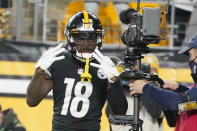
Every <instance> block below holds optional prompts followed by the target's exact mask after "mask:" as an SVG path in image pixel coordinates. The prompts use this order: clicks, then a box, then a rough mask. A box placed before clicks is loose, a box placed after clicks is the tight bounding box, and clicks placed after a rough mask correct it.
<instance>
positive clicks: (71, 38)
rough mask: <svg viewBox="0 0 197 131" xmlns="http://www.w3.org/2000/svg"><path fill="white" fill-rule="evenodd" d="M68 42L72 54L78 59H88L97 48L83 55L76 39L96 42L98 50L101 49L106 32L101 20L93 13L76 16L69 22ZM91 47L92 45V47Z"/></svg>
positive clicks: (77, 14)
mask: <svg viewBox="0 0 197 131" xmlns="http://www.w3.org/2000/svg"><path fill="white" fill-rule="evenodd" d="M64 34H65V35H66V38H67V41H68V49H69V51H71V53H72V54H73V55H74V56H76V57H78V58H82V59H84V58H87V56H88V57H89V56H90V54H91V53H93V52H94V50H95V48H94V49H93V51H92V52H91V53H89V54H88V55H87V53H86V54H85V53H84V54H83V51H82V52H79V50H77V49H76V45H77V43H76V41H75V40H76V39H84V37H86V39H87V40H91V39H92V40H94V41H95V40H96V42H95V43H96V48H98V49H100V48H101V46H102V39H103V35H104V31H103V28H102V24H101V22H100V20H99V19H98V18H97V17H96V16H95V15H94V14H92V13H91V12H88V11H83V12H78V13H76V14H74V15H73V16H72V17H71V18H70V19H69V21H68V22H67V25H66V28H65V30H64ZM90 46H91V45H90Z"/></svg>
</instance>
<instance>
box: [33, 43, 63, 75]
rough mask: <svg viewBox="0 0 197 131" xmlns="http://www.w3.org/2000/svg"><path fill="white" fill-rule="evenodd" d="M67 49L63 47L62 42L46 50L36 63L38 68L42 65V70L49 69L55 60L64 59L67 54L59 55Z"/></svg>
mask: <svg viewBox="0 0 197 131" xmlns="http://www.w3.org/2000/svg"><path fill="white" fill-rule="evenodd" d="M64 51H66V50H65V48H63V44H62V43H60V44H58V45H57V46H56V47H54V48H51V49H49V50H47V51H45V52H44V53H43V54H42V56H41V57H40V59H39V60H38V62H37V63H36V68H38V67H40V68H41V69H42V70H44V71H47V69H48V68H49V67H50V66H51V65H52V64H53V63H54V62H55V61H58V60H61V59H64V58H65V56H58V55H59V54H61V53H62V52H64Z"/></svg>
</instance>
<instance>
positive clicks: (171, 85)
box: [163, 81, 179, 91]
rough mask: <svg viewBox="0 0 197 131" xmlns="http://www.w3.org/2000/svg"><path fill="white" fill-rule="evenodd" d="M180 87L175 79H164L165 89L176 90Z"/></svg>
mask: <svg viewBox="0 0 197 131" xmlns="http://www.w3.org/2000/svg"><path fill="white" fill-rule="evenodd" d="M178 87H179V84H178V83H176V82H174V81H164V85H163V88H164V89H170V90H173V91H174V90H176V89H177V88H178Z"/></svg>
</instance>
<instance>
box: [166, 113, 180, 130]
mask: <svg viewBox="0 0 197 131" xmlns="http://www.w3.org/2000/svg"><path fill="white" fill-rule="evenodd" d="M163 112H164V115H165V117H166V121H167V123H168V126H169V127H175V126H176V122H177V119H178V116H179V115H178V112H177V111H172V110H164V111H163Z"/></svg>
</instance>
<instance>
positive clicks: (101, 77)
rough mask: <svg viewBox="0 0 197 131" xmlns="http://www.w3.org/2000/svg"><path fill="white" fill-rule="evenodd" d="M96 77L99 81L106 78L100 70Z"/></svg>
mask: <svg viewBox="0 0 197 131" xmlns="http://www.w3.org/2000/svg"><path fill="white" fill-rule="evenodd" d="M97 76H98V78H100V79H106V78H107V76H106V75H105V74H104V73H103V71H102V70H101V69H98V71H97Z"/></svg>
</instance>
